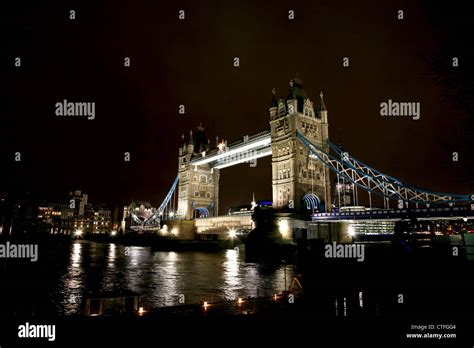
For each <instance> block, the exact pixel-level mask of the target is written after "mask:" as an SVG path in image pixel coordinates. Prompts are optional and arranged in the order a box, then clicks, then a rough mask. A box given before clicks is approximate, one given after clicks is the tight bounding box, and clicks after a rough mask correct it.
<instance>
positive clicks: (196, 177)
mask: <svg viewBox="0 0 474 348" xmlns="http://www.w3.org/2000/svg"><path fill="white" fill-rule="evenodd" d="M209 150H210V145H209V140H208V138H207V137H206V134H205V133H204V128H203V127H202V126H199V127H198V128H197V132H196V133H195V134H194V135H193V133H192V131H191V132H190V135H189V140H188V141H187V142H186V141H185V139H184V135H183V143H182V145H181V147H180V148H179V159H178V161H179V163H178V177H179V184H178V210H177V212H176V213H177V214H178V218H180V219H186V220H189V219H193V218H197V217H211V216H217V215H218V212H219V210H218V209H219V176H220V174H219V169H212V168H209V165H207V164H205V165H200V166H194V165H192V164H191V163H190V161H191V160H192V159H193V158H194V157H196V156H202V153H203V152H207V151H209Z"/></svg>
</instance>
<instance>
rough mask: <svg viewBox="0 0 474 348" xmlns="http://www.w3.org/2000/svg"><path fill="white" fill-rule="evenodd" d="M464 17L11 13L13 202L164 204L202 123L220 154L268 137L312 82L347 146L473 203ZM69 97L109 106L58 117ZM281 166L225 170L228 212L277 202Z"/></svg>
mask: <svg viewBox="0 0 474 348" xmlns="http://www.w3.org/2000/svg"><path fill="white" fill-rule="evenodd" d="M435 5H436V6H435ZM12 6H14V5H12ZM465 6H466V8H464V6H463V5H461V4H458V5H457V6H450V5H449V4H447V3H446V2H434V3H433V2H425V1H418V2H409V1H399V2H392V3H390V4H388V3H384V4H380V3H376V2H374V1H366V2H363V3H356V4H355V3H349V2H347V3H344V5H340V4H339V6H336V5H334V4H330V3H313V2H309V3H306V4H303V3H298V4H291V5H290V4H288V3H286V2H283V1H278V2H276V3H274V4H272V6H269V5H266V4H264V3H259V4H253V3H252V2H249V1H244V2H239V3H238V4H226V5H225V6H224V5H223V3H220V2H216V3H215V4H214V6H205V7H203V6H202V5H201V6H200V7H199V6H197V4H194V3H192V2H188V1H183V2H180V4H177V5H173V4H169V3H164V4H161V3H157V4H153V5H150V4H145V3H141V4H140V6H137V5H135V4H134V5H131V4H128V3H127V2H125V1H121V2H109V1H103V2H100V3H98V4H89V3H88V4H84V3H79V2H68V3H63V2H59V1H49V2H46V3H43V4H35V5H33V6H32V7H29V8H28V9H25V8H21V7H20V6H18V7H10V8H7V9H5V11H4V13H2V14H1V23H3V24H4V26H5V28H4V31H6V32H7V33H8V34H9V36H8V38H7V44H6V46H5V49H4V50H2V53H1V55H2V57H1V66H2V75H3V76H5V77H6V78H4V79H2V81H3V83H2V84H1V85H2V94H3V95H4V96H5V98H6V103H3V104H2V110H1V115H2V116H1V121H0V122H1V130H2V136H1V137H0V148H1V149H2V150H1V161H2V163H3V164H4V166H2V169H3V170H2V171H1V178H0V179H1V180H0V191H6V192H10V193H13V194H17V195H20V194H21V193H22V192H31V193H32V194H34V195H36V196H38V198H40V199H44V200H47V201H59V200H64V201H65V200H66V199H67V195H68V193H69V191H71V190H75V189H81V190H82V191H83V192H84V193H87V194H88V195H89V200H90V201H91V202H93V203H105V204H107V205H109V206H123V205H128V204H130V202H131V201H132V200H143V201H150V202H152V204H154V205H155V206H156V205H158V204H159V203H160V202H161V201H162V199H163V198H164V196H165V195H166V193H167V191H168V189H169V187H170V185H171V183H172V181H173V179H174V177H175V176H176V173H177V167H178V147H179V144H180V142H181V134H183V133H184V134H185V136H186V138H187V137H188V136H189V130H190V129H193V131H195V129H196V126H198V125H199V123H202V125H203V127H204V128H205V131H206V134H207V136H208V137H209V139H210V141H211V144H214V143H215V137H216V136H219V137H220V138H224V139H227V140H228V141H229V142H230V141H233V140H237V139H241V138H242V137H243V136H244V135H246V134H252V133H256V132H259V131H262V130H264V129H267V128H268V127H269V125H268V122H269V113H268V108H269V106H270V101H271V95H272V94H271V91H272V89H273V88H276V90H277V93H278V95H279V96H281V97H283V98H285V97H286V95H287V93H288V83H289V80H290V78H292V77H293V76H295V74H297V73H298V74H299V76H300V77H301V78H302V80H303V84H304V88H305V90H306V92H307V94H308V95H309V97H310V98H311V100H312V101H313V102H314V104H315V105H317V104H318V99H319V93H320V91H322V92H323V93H324V100H325V103H326V105H327V108H328V119H329V133H330V138H331V140H332V141H333V142H339V141H342V142H343V143H344V145H345V148H346V150H347V151H349V152H350V153H351V154H353V155H354V156H356V157H357V158H359V159H360V160H362V161H363V162H365V163H367V164H369V165H371V166H372V167H374V168H377V169H378V170H380V171H382V172H384V173H387V174H389V175H391V176H394V177H397V178H399V179H401V180H403V181H405V182H408V183H411V184H413V185H416V186H420V187H423V188H427V189H431V190H433V191H441V192H449V193H459V194H469V193H474V176H473V169H474V156H472V150H473V149H474V146H473V145H472V138H473V134H474V126H473V125H474V123H473V122H472V121H471V120H472V116H473V115H472V114H473V110H474V108H473V104H472V95H474V94H473V84H472V80H473V79H472V77H473V73H472V64H470V63H471V62H472V59H473V58H474V54H473V48H472V45H470V41H471V40H470V35H469V31H468V28H469V25H470V23H471V22H472V15H468V13H469V12H468V11H467V5H465ZM70 9H75V10H76V19H75V20H73V21H71V20H69V17H68V16H69V10H70ZM180 9H184V10H185V11H186V19H185V20H183V21H180V20H179V19H178V10H180ZM290 9H292V10H294V11H295V19H294V20H293V21H290V20H288V17H287V15H288V10H290ZM399 9H402V10H403V11H404V16H405V18H404V19H403V20H398V19H397V11H398V10H399ZM17 56H18V57H21V58H22V66H21V67H20V68H16V67H14V57H17ZM454 56H456V57H458V58H459V67H456V68H454V67H452V64H451V60H452V57H454ZM124 57H130V59H131V66H130V67H124V66H123V59H124ZM234 57H239V58H240V67H238V68H236V67H234V66H233V59H234ZM343 57H349V58H350V66H349V67H343V65H342V59H343ZM64 99H66V100H68V101H84V102H87V101H93V102H95V103H96V117H95V119H94V120H87V119H85V118H73V117H72V118H71V117H69V118H67V117H66V118H60V117H57V116H56V115H55V114H54V105H55V103H56V102H59V101H62V100H64ZM389 99H392V100H400V101H407V102H420V103H421V118H420V120H418V121H415V120H412V119H410V118H405V119H404V118H396V117H395V118H390V117H388V118H384V117H381V116H380V113H379V106H380V103H381V102H384V101H387V100H389ZM180 104H184V105H185V107H186V114H185V115H180V114H179V113H178V106H179V105H180ZM17 151H18V152H21V157H22V158H21V159H22V160H21V162H20V163H18V162H14V153H15V152H17ZM124 152H130V154H131V161H130V162H129V163H127V162H124V161H123V153H124ZM453 152H458V154H459V161H458V162H453V161H452V153H453ZM270 161H271V160H270V158H265V159H259V160H258V165H257V167H256V168H250V167H249V166H248V164H247V165H246V164H243V165H239V166H237V167H232V168H226V169H223V170H222V171H221V182H220V213H221V214H222V213H225V212H226V211H227V209H228V208H229V207H230V206H236V205H241V204H246V203H249V202H250V199H251V197H252V193H253V192H255V196H256V198H257V199H269V198H270V199H271V165H270ZM239 180H245V190H242V186H241V185H239V184H238V183H239V182H241V181H239Z"/></svg>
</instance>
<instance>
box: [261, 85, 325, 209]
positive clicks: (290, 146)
mask: <svg viewBox="0 0 474 348" xmlns="http://www.w3.org/2000/svg"><path fill="white" fill-rule="evenodd" d="M270 128H271V129H270V130H271V137H272V191H273V207H274V208H275V209H295V210H296V211H313V210H314V211H318V210H319V211H327V210H330V207H331V199H330V197H331V187H330V185H331V184H330V177H329V169H328V168H327V167H326V166H324V164H322V163H321V162H319V160H317V159H312V158H310V156H309V151H308V150H307V148H306V147H305V146H304V145H303V144H302V143H301V142H300V141H299V140H298V139H297V138H296V130H297V129H298V130H299V131H300V132H301V133H302V134H304V135H305V136H306V137H307V138H308V139H309V140H310V141H311V142H313V143H314V144H315V145H318V146H321V147H322V148H324V149H327V145H326V139H327V138H328V119H327V110H326V106H325V104H324V100H323V94H322V93H321V94H320V102H319V107H318V109H317V112H315V110H314V108H313V102H312V101H311V100H310V99H309V98H308V96H307V95H306V92H305V91H304V89H303V84H302V81H301V79H300V78H299V77H295V78H294V79H292V80H290V90H289V93H288V96H287V97H286V100H283V99H282V98H278V97H277V95H276V91H275V89H274V90H273V98H272V103H271V107H270Z"/></svg>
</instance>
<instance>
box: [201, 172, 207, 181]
mask: <svg viewBox="0 0 474 348" xmlns="http://www.w3.org/2000/svg"><path fill="white" fill-rule="evenodd" d="M199 182H203V183H207V176H206V175H202V174H201V175H200V176H199Z"/></svg>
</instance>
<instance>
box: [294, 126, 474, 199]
mask: <svg viewBox="0 0 474 348" xmlns="http://www.w3.org/2000/svg"><path fill="white" fill-rule="evenodd" d="M296 136H297V138H298V139H299V140H300V141H301V142H302V144H303V145H305V146H306V147H307V148H308V150H309V151H310V153H311V155H312V156H314V157H316V158H318V159H319V160H320V161H321V162H322V163H323V164H325V165H326V166H327V167H329V168H330V169H331V170H332V171H333V172H334V173H336V175H338V176H341V177H343V178H344V179H345V180H347V181H349V182H351V183H353V184H354V185H356V186H357V187H360V188H362V189H363V190H365V191H367V192H368V193H369V195H371V194H376V195H379V196H382V197H384V200H388V199H392V200H397V201H399V202H400V200H401V201H402V202H403V203H404V204H406V205H407V206H408V204H409V203H415V204H425V205H426V206H427V207H429V206H430V204H434V205H437V204H450V205H452V204H459V203H474V195H459V194H450V193H442V192H433V191H430V190H426V189H421V188H418V187H415V186H413V185H409V184H406V183H404V182H402V181H401V180H399V179H397V178H394V177H391V176H389V175H386V174H384V173H382V172H380V171H378V170H376V169H373V168H372V167H370V166H368V165H366V164H365V163H363V162H361V161H359V160H357V159H356V158H355V157H353V156H351V155H350V154H349V153H348V152H345V151H342V150H341V149H340V148H339V147H338V146H336V145H335V144H333V143H332V142H331V141H330V140H329V139H327V146H328V151H326V150H324V149H323V148H321V147H320V146H317V145H315V144H314V143H312V142H311V141H310V140H308V139H307V138H306V137H305V136H304V135H303V134H302V133H301V132H300V131H299V130H297V131H296ZM330 150H332V151H333V152H334V153H335V155H333V154H331V153H330Z"/></svg>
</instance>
